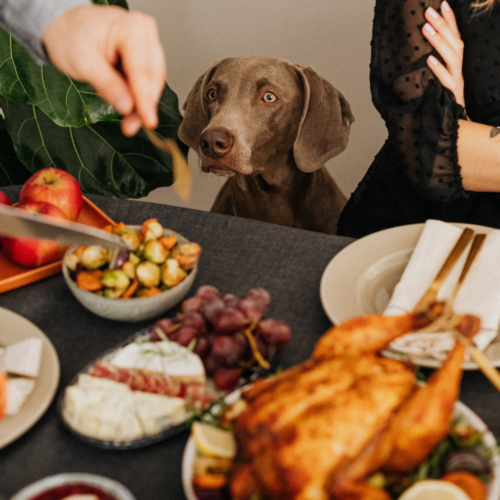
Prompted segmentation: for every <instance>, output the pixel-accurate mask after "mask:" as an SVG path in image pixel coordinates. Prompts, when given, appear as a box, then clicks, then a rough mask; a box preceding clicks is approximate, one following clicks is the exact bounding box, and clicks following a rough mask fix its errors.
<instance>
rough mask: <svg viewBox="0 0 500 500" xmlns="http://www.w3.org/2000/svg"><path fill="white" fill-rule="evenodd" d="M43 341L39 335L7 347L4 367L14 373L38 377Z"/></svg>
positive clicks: (4, 354) (4, 355) (8, 371)
mask: <svg viewBox="0 0 500 500" xmlns="http://www.w3.org/2000/svg"><path fill="white" fill-rule="evenodd" d="M42 348H43V342H42V339H41V338H39V337H31V338H28V339H24V340H20V341H19V342H16V343H15V344H11V345H9V346H7V347H6V348H5V352H4V353H3V361H2V362H3V369H4V371H6V372H7V373H9V374H12V375H21V376H22V377H32V378H35V377H38V373H39V371H40V362H41V360H42Z"/></svg>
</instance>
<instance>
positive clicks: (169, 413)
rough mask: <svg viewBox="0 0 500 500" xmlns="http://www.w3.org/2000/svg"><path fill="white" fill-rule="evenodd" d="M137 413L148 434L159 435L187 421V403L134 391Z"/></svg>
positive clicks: (178, 399) (180, 399)
mask: <svg viewBox="0 0 500 500" xmlns="http://www.w3.org/2000/svg"><path fill="white" fill-rule="evenodd" d="M133 394H134V404H135V412H136V415H137V416H138V418H139V420H140V421H141V424H142V427H143V429H144V432H145V433H146V434H149V435H152V434H157V433H159V432H161V431H163V430H165V429H166V428H168V427H170V426H172V425H176V424H178V423H180V422H182V421H184V420H185V417H186V402H185V401H184V400H183V399H182V398H172V397H167V396H162V395H160V394H150V393H148V392H140V391H134V392H133Z"/></svg>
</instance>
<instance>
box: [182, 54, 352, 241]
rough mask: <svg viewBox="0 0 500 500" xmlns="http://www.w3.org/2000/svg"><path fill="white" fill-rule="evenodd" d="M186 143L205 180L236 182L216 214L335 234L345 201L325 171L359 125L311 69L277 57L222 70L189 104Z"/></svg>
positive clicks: (223, 65)
mask: <svg viewBox="0 0 500 500" xmlns="http://www.w3.org/2000/svg"><path fill="white" fill-rule="evenodd" d="M184 109H185V116H184V121H183V122H182V124H181V126H180V128H179V137H180V139H181V140H182V141H183V142H184V143H185V144H187V145H188V146H189V147H191V148H193V149H194V150H195V151H197V152H198V154H199V156H200V158H201V169H202V171H203V172H213V173H215V174H216V175H222V176H226V177H230V178H229V179H228V180H227V182H226V183H225V184H224V186H223V187H222V188H221V190H220V192H219V194H218V195H217V198H216V200H215V202H214V205H213V206H212V211H213V212H219V213H223V214H229V215H238V216H240V217H247V218H250V219H256V220H260V221H264V222H272V223H274V224H281V225H286V226H292V227H297V228H303V229H310V230H312V231H321V232H325V233H331V234H334V233H335V232H336V230H337V220H338V217H339V214H340V211H341V210H342V208H343V207H344V205H345V202H346V198H345V196H344V195H343V194H342V192H341V191H340V189H339V187H338V186H337V184H336V183H335V182H334V180H333V179H332V178H331V176H330V175H329V174H328V172H327V170H326V169H325V167H324V163H325V162H326V161H327V160H329V159H330V158H332V157H333V156H335V155H337V154H339V153H341V152H342V151H343V150H344V149H345V147H346V146H347V141H348V138H349V129H350V125H351V123H352V122H353V121H354V117H353V115H352V113H351V108H350V106H349V103H348V102H347V101H346V99H345V98H344V96H343V95H342V94H341V93H340V92H339V91H338V90H336V89H335V88H334V87H333V86H332V85H331V84H330V83H329V82H327V81H326V80H325V79H324V78H322V77H320V76H319V75H318V74H317V73H316V72H315V71H314V70H313V69H312V68H304V67H302V66H298V65H296V64H292V63H290V62H288V61H284V60H282V59H276V58H272V57H231V58H227V59H223V60H222V61H219V62H216V63H215V64H214V65H213V66H212V67H211V68H210V69H209V70H208V71H207V72H206V73H205V74H204V75H202V76H201V77H200V78H199V79H198V81H197V82H196V85H195V86H194V88H193V89H192V90H191V92H190V94H189V96H188V98H187V100H186V103H185V104H184Z"/></svg>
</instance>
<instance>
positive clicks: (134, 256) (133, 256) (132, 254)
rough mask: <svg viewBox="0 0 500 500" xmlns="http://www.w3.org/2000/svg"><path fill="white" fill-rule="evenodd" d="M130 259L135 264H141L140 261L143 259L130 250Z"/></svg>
mask: <svg viewBox="0 0 500 500" xmlns="http://www.w3.org/2000/svg"><path fill="white" fill-rule="evenodd" d="M128 260H129V261H130V262H131V263H132V264H134V266H137V264H139V262H141V259H140V258H139V257H137V255H136V254H135V253H132V252H130V255H129V256H128Z"/></svg>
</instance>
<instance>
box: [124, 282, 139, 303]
mask: <svg viewBox="0 0 500 500" xmlns="http://www.w3.org/2000/svg"><path fill="white" fill-rule="evenodd" d="M138 287H139V281H138V280H137V279H134V280H133V281H132V283H131V284H130V286H129V287H128V288H127V289H126V290H125V292H123V295H122V296H121V298H122V299H129V298H130V297H132V295H134V293H135V292H136V290H137V288H138Z"/></svg>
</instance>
